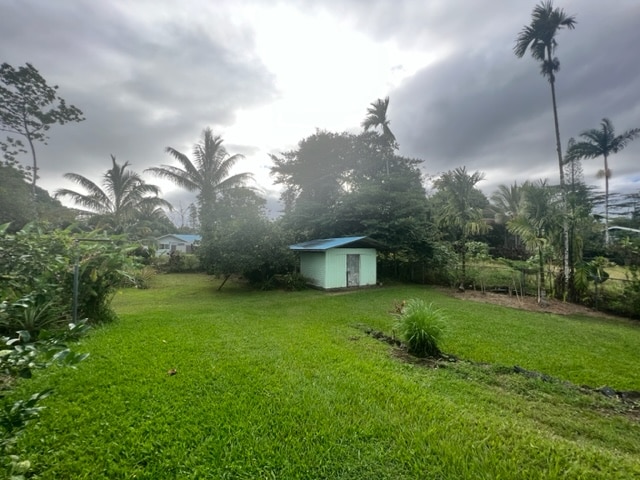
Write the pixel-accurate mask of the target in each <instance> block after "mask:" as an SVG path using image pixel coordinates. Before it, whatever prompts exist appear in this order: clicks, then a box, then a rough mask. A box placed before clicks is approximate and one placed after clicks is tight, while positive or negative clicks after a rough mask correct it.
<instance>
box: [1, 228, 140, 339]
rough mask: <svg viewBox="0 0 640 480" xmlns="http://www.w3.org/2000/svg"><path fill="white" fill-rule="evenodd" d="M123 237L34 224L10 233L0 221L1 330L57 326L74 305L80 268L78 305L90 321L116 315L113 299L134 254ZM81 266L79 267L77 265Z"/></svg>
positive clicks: (37, 328)
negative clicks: (45, 229)
mask: <svg viewBox="0 0 640 480" xmlns="http://www.w3.org/2000/svg"><path fill="white" fill-rule="evenodd" d="M121 241H122V238H121V237H109V238H107V237H104V236H98V235H96V234H91V233H85V234H84V235H83V237H82V238H74V237H73V236H72V234H71V233H70V232H68V231H64V230H57V231H54V232H48V233H47V232H42V231H41V230H39V229H38V228H37V227H35V226H34V225H29V226H27V227H25V228H24V229H22V230H21V231H19V232H17V233H15V234H10V233H8V230H7V226H6V225H3V226H0V333H13V332H15V331H16V330H29V331H30V332H31V333H32V334H36V335H37V333H38V331H39V330H40V329H42V328H43V327H44V328H54V327H56V326H61V325H64V324H65V323H66V321H67V320H68V317H69V315H70V314H71V311H72V304H73V292H74V278H75V277H76V272H77V279H78V283H77V289H78V296H77V300H78V302H77V311H78V314H79V316H80V317H82V318H89V319H90V320H91V321H92V322H104V321H107V320H111V319H113V318H115V313H114V312H113V311H112V310H111V308H110V305H109V304H110V301H111V298H112V296H113V294H114V293H115V290H116V289H117V288H118V287H119V286H120V285H121V284H122V280H123V277H124V274H123V272H124V271H127V270H131V269H133V266H134V264H135V257H133V256H131V255H128V252H127V248H126V247H122V246H119V245H118V243H119V242H121ZM76 267H77V268H76Z"/></svg>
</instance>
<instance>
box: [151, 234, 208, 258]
mask: <svg viewBox="0 0 640 480" xmlns="http://www.w3.org/2000/svg"><path fill="white" fill-rule="evenodd" d="M201 240H202V237H201V236H200V235H182V234H179V233H170V234H168V235H163V236H161V237H158V238H156V245H157V247H158V249H157V250H156V256H158V257H159V256H161V255H168V254H170V253H171V252H180V253H193V252H194V250H195V248H196V247H197V246H198V245H200V241H201Z"/></svg>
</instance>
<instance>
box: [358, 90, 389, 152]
mask: <svg viewBox="0 0 640 480" xmlns="http://www.w3.org/2000/svg"><path fill="white" fill-rule="evenodd" d="M388 108H389V97H385V99H384V100H383V99H381V98H379V99H378V100H376V101H375V102H372V103H371V105H370V106H369V108H367V116H366V117H365V119H364V120H363V121H362V128H364V131H365V132H366V131H368V130H369V129H370V128H377V127H381V128H382V137H383V138H384V139H385V140H387V142H388V143H389V144H391V145H393V144H395V142H396V137H395V135H394V134H393V132H392V131H391V128H389V123H390V121H389V120H388V119H387V109H388Z"/></svg>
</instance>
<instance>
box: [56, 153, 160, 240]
mask: <svg viewBox="0 0 640 480" xmlns="http://www.w3.org/2000/svg"><path fill="white" fill-rule="evenodd" d="M111 162H112V167H111V168H110V169H109V170H107V171H106V173H105V174H104V175H103V182H102V185H103V187H102V188H101V187H100V186H98V185H97V184H96V183H94V182H93V181H91V180H89V179H88V178H87V177H84V176H82V175H79V174H77V173H65V174H64V178H66V179H67V180H71V181H73V182H75V183H77V184H78V185H80V186H81V187H83V188H84V189H85V190H86V191H87V193H79V192H76V191H73V190H69V189H66V188H61V189H58V190H57V191H56V194H55V196H56V197H68V198H70V199H71V200H72V201H73V202H75V203H76V204H78V205H80V206H82V207H83V208H85V209H86V210H85V213H87V214H88V215H90V216H92V217H93V220H94V221H95V222H96V227H98V228H102V229H108V230H109V231H110V232H111V233H115V234H120V233H123V232H125V231H126V230H127V228H128V227H129V226H131V225H132V224H133V223H134V222H135V218H136V215H137V214H138V213H139V212H140V211H146V210H148V209H151V210H153V209H155V208H159V207H165V208H169V209H171V208H172V207H171V204H170V203H169V202H167V201H166V200H163V199H162V198H160V197H158V195H159V194H160V188H159V187H157V186H156V185H151V184H148V183H146V182H145V181H144V180H143V179H142V177H141V176H140V175H139V174H138V173H135V172H133V171H131V170H127V167H128V166H129V162H125V163H124V164H122V165H120V164H118V162H116V157H114V156H113V155H111Z"/></svg>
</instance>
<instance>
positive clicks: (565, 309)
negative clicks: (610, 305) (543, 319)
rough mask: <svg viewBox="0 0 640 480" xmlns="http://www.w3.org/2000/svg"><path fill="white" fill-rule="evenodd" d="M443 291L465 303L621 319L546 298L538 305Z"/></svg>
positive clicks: (484, 294) (517, 298) (506, 297)
mask: <svg viewBox="0 0 640 480" xmlns="http://www.w3.org/2000/svg"><path fill="white" fill-rule="evenodd" d="M442 291H443V292H444V293H447V294H448V295H451V296H452V297H455V298H458V299H460V300H464V301H470V302H481V303H492V304H494V305H500V306H503V307H510V308H517V309H520V310H529V311H532V312H546V313H555V314H557V315H587V316H591V317H603V318H620V317H615V316H613V315H609V314H607V313H604V312H600V311H598V310H594V309H592V308H589V307H585V306H584V305H577V304H575V303H569V302H563V301H561V300H556V299H554V298H545V299H544V300H543V301H542V302H540V303H538V300H537V298H536V297H531V296H524V297H523V296H521V295H514V294H512V295H509V294H506V293H491V292H481V291H478V290H466V291H464V292H459V291H454V290H450V289H442Z"/></svg>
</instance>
